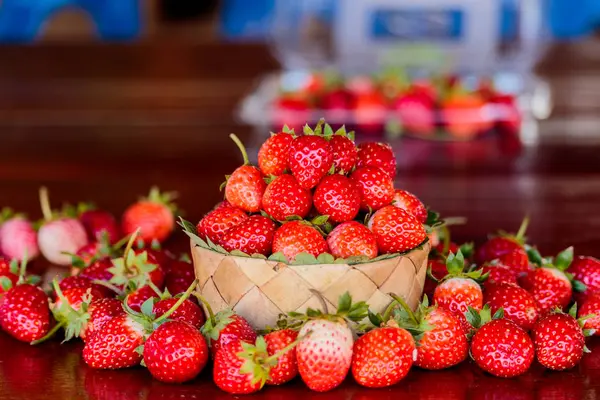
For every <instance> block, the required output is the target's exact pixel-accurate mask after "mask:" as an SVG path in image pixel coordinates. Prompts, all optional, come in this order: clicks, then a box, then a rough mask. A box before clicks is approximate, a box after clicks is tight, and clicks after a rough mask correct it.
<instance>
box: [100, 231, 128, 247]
mask: <svg viewBox="0 0 600 400" xmlns="http://www.w3.org/2000/svg"><path fill="white" fill-rule="evenodd" d="M104 232H106V231H104ZM104 232H103V233H104ZM129 238H130V236H125V237H124V238H122V239H121V240H119V241H118V242H117V243H115V244H113V245H112V249H113V250H118V249H120V248H121V247H123V246H125V244H126V243H129Z"/></svg>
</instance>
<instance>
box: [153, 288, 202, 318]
mask: <svg viewBox="0 0 600 400" xmlns="http://www.w3.org/2000/svg"><path fill="white" fill-rule="evenodd" d="M197 284H198V279H194V282H192V284H191V285H190V287H189V288H188V289H187V290H186V291H185V293H184V294H183V295H182V296H181V297H180V298H179V299H178V300H177V303H175V304H173V306H172V307H171V308H169V309H168V310H167V312H166V313H164V314H163V315H161V316H160V317H158V318H157V319H155V320H154V323H155V324H160V323H161V322H163V321H165V320H166V319H167V318H169V316H170V315H171V314H173V313H174V312H175V311H176V310H177V309H178V308H179V306H180V305H181V304H182V303H183V302H184V301H186V300H187V299H188V297H190V295H191V294H192V292H193V291H194V289H195V288H196V285H197Z"/></svg>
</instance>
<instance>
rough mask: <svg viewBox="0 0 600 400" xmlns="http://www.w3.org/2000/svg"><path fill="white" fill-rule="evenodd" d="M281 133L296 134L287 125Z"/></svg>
mask: <svg viewBox="0 0 600 400" xmlns="http://www.w3.org/2000/svg"><path fill="white" fill-rule="evenodd" d="M281 132H284V133H291V134H294V130H293V129H290V127H289V126H287V125H283V128H281Z"/></svg>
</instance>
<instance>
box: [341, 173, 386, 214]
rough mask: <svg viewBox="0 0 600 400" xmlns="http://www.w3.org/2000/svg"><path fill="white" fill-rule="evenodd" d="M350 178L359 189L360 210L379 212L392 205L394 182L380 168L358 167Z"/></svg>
mask: <svg viewBox="0 0 600 400" xmlns="http://www.w3.org/2000/svg"><path fill="white" fill-rule="evenodd" d="M350 178H351V179H352V180H353V181H354V183H355V184H356V185H357V187H358V189H359V192H360V196H361V202H360V209H361V210H363V211H370V210H379V209H380V208H383V207H385V206H388V205H390V204H392V201H393V200H394V181H393V180H392V178H390V177H389V176H388V175H387V174H386V173H385V172H384V171H383V170H382V169H381V168H378V167H360V168H357V169H356V170H355V171H354V172H353V173H352V175H350Z"/></svg>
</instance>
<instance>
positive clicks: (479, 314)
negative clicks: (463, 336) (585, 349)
mask: <svg viewBox="0 0 600 400" xmlns="http://www.w3.org/2000/svg"><path fill="white" fill-rule="evenodd" d="M465 318H466V319H467V322H468V323H469V324H470V325H471V326H472V327H473V329H472V330H471V331H470V332H469V333H468V334H467V338H468V339H469V340H471V338H472V337H473V335H474V334H475V332H476V331H477V330H478V329H479V328H481V327H482V326H484V325H485V324H487V323H488V322H490V321H493V320H496V319H502V318H504V309H503V308H502V307H500V308H499V309H498V310H496V312H495V313H494V314H493V315H492V310H491V308H490V306H489V304H486V305H484V306H483V308H482V309H481V310H476V309H475V308H473V307H471V306H469V307H468V311H467V312H466V313H465Z"/></svg>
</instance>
